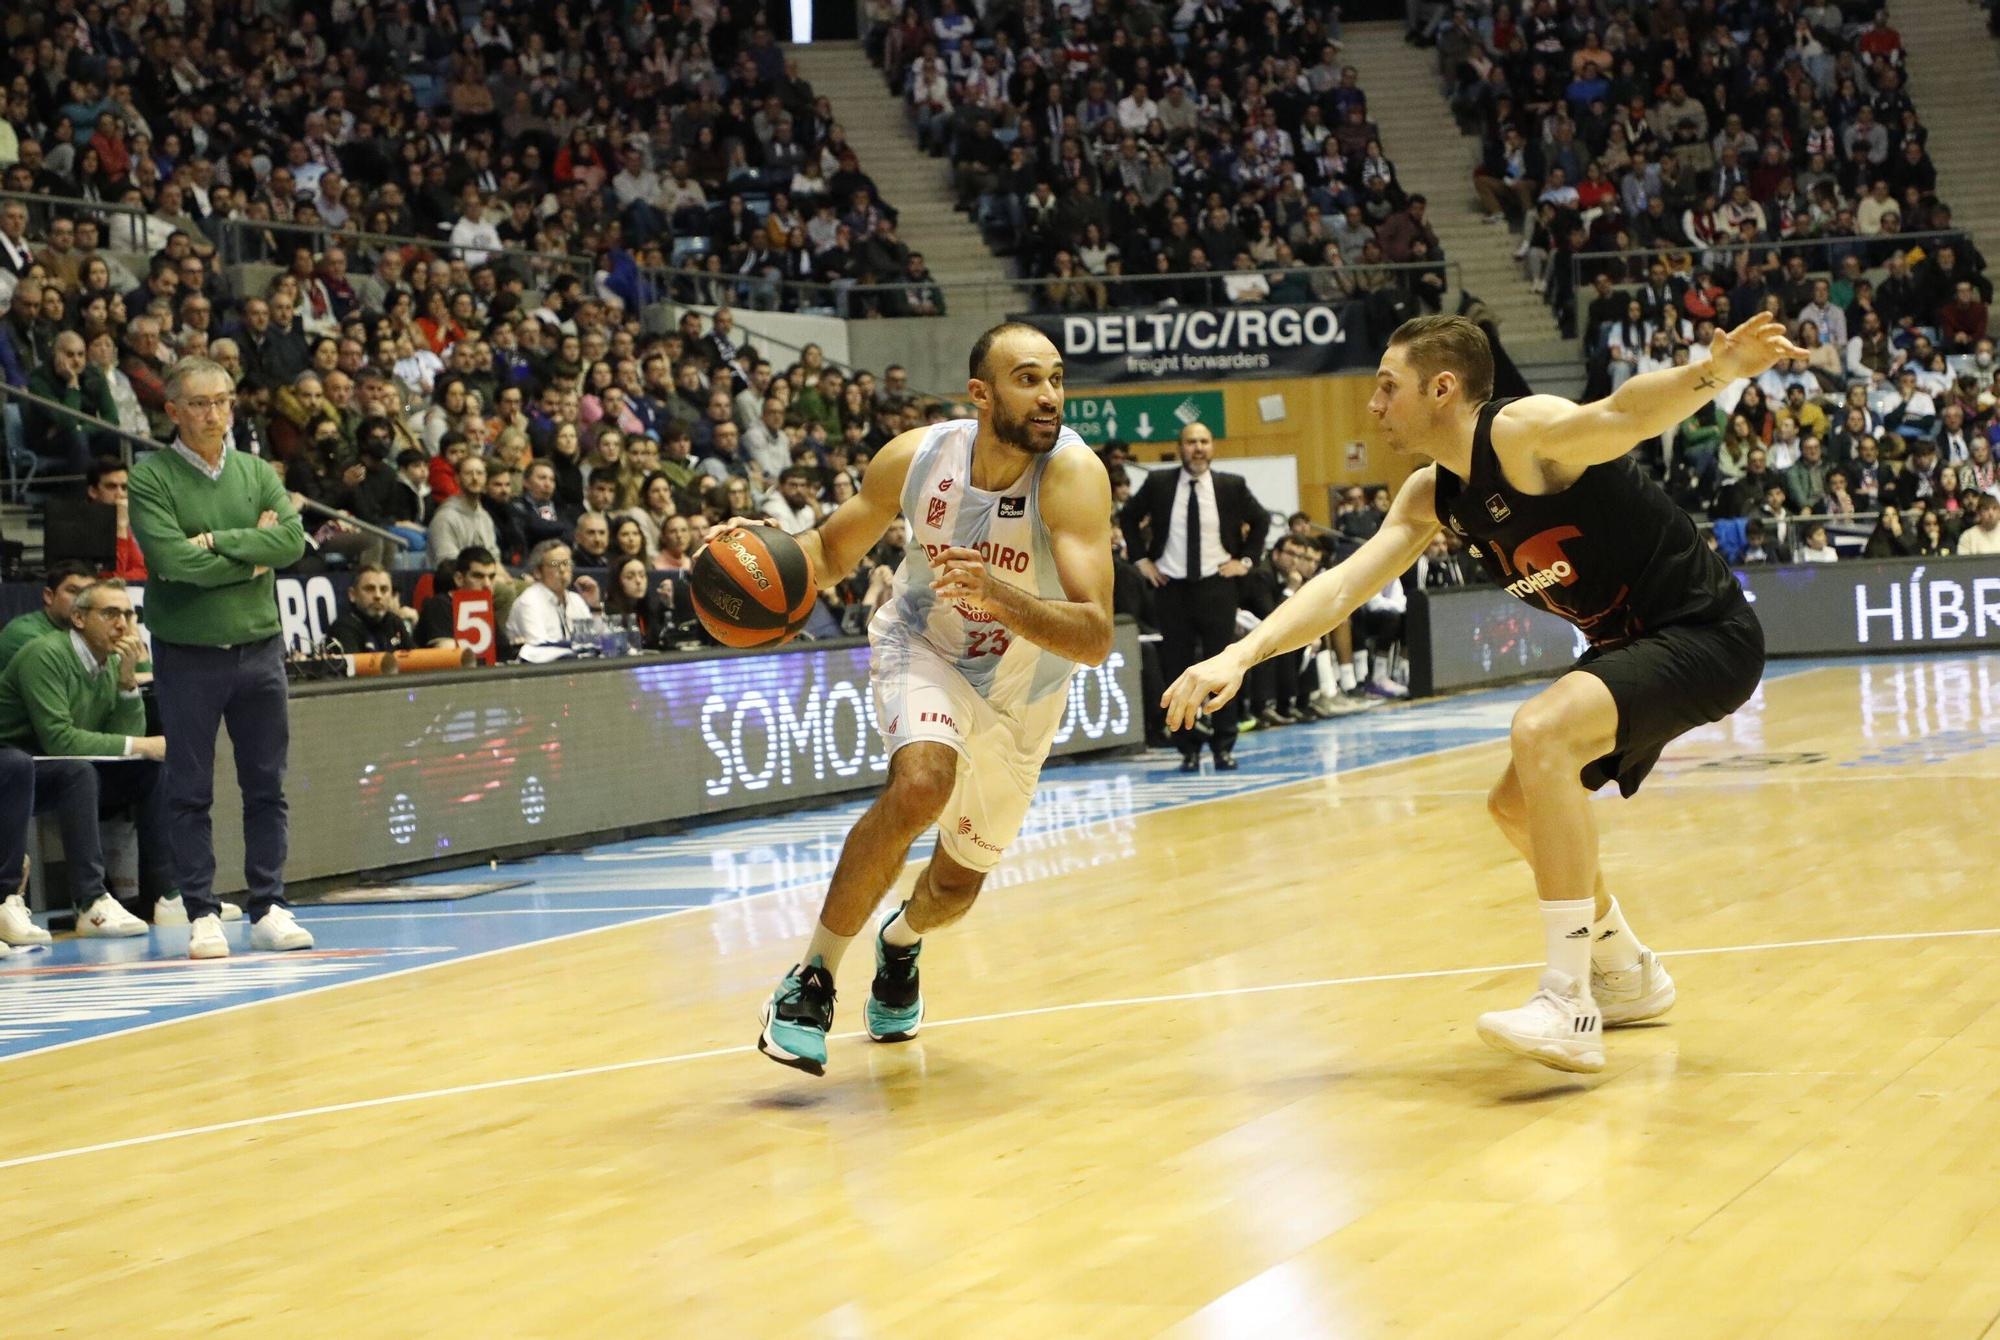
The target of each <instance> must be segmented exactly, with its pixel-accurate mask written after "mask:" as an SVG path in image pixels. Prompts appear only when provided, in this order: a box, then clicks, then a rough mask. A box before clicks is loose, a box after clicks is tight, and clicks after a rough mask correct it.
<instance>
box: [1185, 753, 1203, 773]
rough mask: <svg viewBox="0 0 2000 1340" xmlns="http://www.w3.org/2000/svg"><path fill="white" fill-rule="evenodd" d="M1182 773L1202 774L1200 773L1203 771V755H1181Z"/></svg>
mask: <svg viewBox="0 0 2000 1340" xmlns="http://www.w3.org/2000/svg"><path fill="white" fill-rule="evenodd" d="M1181 771H1182V772H1200V771H1201V755H1200V754H1199V753H1194V754H1182V755H1181Z"/></svg>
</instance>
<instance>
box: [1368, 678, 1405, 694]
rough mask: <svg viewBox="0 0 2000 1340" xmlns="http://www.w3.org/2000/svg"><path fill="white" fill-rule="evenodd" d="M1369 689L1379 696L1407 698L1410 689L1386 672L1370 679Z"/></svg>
mask: <svg viewBox="0 0 2000 1340" xmlns="http://www.w3.org/2000/svg"><path fill="white" fill-rule="evenodd" d="M1368 691H1369V692H1370V693H1372V694H1374V695H1375V696H1376V697H1378V698H1407V697H1409V696H1410V691H1409V690H1408V689H1406V688H1404V687H1403V686H1402V685H1401V684H1398V683H1397V682H1396V681H1395V680H1393V679H1391V678H1389V676H1388V674H1387V673H1386V672H1385V673H1383V674H1379V675H1376V676H1375V677H1374V678H1373V679H1370V680H1369V681H1368Z"/></svg>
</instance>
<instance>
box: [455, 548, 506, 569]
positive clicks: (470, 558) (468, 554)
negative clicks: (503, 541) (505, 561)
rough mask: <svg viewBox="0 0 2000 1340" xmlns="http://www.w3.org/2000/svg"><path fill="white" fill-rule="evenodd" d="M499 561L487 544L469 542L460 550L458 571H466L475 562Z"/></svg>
mask: <svg viewBox="0 0 2000 1340" xmlns="http://www.w3.org/2000/svg"><path fill="white" fill-rule="evenodd" d="M499 561H500V560H499V559H497V558H495V557H493V551H492V550H491V549H488V548H487V547H486V546H485V545H483V544H468V545H466V546H465V548H463V549H461V550H459V551H458V567H457V569H456V571H457V572H464V571H465V570H466V569H467V568H469V567H471V566H472V565H473V564H474V563H498V562H499Z"/></svg>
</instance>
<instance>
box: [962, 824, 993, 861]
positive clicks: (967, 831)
mask: <svg viewBox="0 0 2000 1340" xmlns="http://www.w3.org/2000/svg"><path fill="white" fill-rule="evenodd" d="M958 835H959V836H960V837H962V838H968V839H970V840H971V842H972V845H973V846H975V847H977V848H979V849H980V850H981V851H990V852H992V853H993V854H994V855H995V856H998V855H999V854H1000V852H1001V848H999V847H996V846H994V845H993V844H992V843H990V842H988V841H987V840H986V839H985V838H983V837H981V836H979V834H977V833H975V832H973V831H972V820H970V819H960V820H959V821H958Z"/></svg>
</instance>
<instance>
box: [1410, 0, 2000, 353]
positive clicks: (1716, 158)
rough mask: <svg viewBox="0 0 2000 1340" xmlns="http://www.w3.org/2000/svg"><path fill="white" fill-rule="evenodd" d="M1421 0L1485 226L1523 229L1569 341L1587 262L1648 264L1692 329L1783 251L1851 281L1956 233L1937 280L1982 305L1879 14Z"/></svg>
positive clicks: (1733, 312) (1586, 1)
mask: <svg viewBox="0 0 2000 1340" xmlns="http://www.w3.org/2000/svg"><path fill="white" fill-rule="evenodd" d="M1423 8H1425V9H1426V10H1428V11H1430V12H1431V13H1432V18H1431V20H1430V22H1429V23H1428V24H1427V26H1425V27H1424V28H1422V29H1421V30H1420V31H1419V32H1418V33H1417V34H1416V37H1417V38H1418V40H1421V41H1424V42H1428V43H1434V44H1435V46H1436V49H1437V57H1438V64H1439V70H1440V73H1441V75H1442V78H1443V81H1444V85H1445V88H1446V90H1447V94H1448V96H1449V98H1450V101H1451V106H1452V109H1453V111H1454V112H1455V113H1456V115H1457V116H1458V118H1459V121H1460V124H1461V126H1462V127H1463V128H1464V129H1465V130H1466V131H1467V132H1468V133H1475V134H1477V135H1478V136H1479V137H1480V140H1481V146H1482V147H1481V153H1480V160H1479V163H1478V165H1477V166H1476V167H1475V168H1474V169H1473V176H1472V185H1473V187H1474V190H1475V192H1476V193H1477V195H1478V197H1479V199H1480V201H1481V203H1482V205H1483V207H1484V209H1485V211H1486V220H1487V222H1489V223H1492V224H1495V225H1499V224H1502V223H1506V224H1508V225H1509V226H1511V227H1512V228H1514V229H1515V230H1517V231H1518V232H1519V233H1520V243H1519V246H1518V248H1517V251H1516V255H1517V256H1518V257H1519V258H1520V259H1521V260H1522V262H1523V264H1524V266H1525V267H1526V269H1527V272H1528V277H1529V279H1530V282H1531V283H1532V285H1533V286H1534V288H1535V290H1536V291H1537V292H1540V293H1543V294H1544V295H1545V296H1546V299H1547V301H1548V303H1549V304H1550V306H1551V307H1552V308H1553V309H1554V311H1555V314H1556V316H1557V319H1558V321H1559V322H1560V323H1561V325H1562V326H1563V328H1564V330H1565V332H1566V333H1569V334H1575V333H1576V329H1577V327H1576V322H1577V321H1578V320H1579V319H1580V317H1581V316H1582V315H1583V313H1582V311H1581V310H1580V309H1581V308H1583V307H1584V306H1585V305H1587V304H1588V303H1589V301H1590V295H1589V291H1588V290H1589V284H1590V281H1591V277H1592V275H1593V274H1594V273H1596V272H1597V271H1599V270H1608V271H1610V272H1611V273H1612V275H1613V277H1614V280H1617V281H1619V282H1630V283H1635V284H1636V283H1640V282H1643V281H1645V280H1646V278H1647V275H1648V271H1649V269H1650V267H1651V264H1652V261H1653V260H1654V259H1655V258H1656V257H1657V258H1660V259H1663V260H1664V261H1665V262H1666V266H1667V270H1668V273H1669V275H1670V276H1671V277H1672V278H1673V280H1674V282H1675V283H1676V284H1677V286H1678V287H1679V288H1680V289H1681V290H1682V299H1683V300H1682V303H1681V311H1680V315H1681V316H1683V317H1685V318H1686V319H1688V320H1689V321H1698V320H1699V319H1700V318H1702V317H1704V316H1711V317H1714V318H1715V319H1716V320H1717V321H1718V322H1723V323H1726V322H1728V321H1729V320H1731V318H1734V319H1737V320H1740V319H1741V318H1742V317H1743V316H1745V315H1748V312H1747V311H1746V310H1745V308H1744V306H1743V305H1742V304H1741V303H1740V302H1736V303H1731V304H1730V305H1728V306H1719V305H1718V300H1719V299H1722V298H1724V297H1726V296H1729V295H1731V293H1732V290H1736V289H1737V288H1738V286H1739V285H1741V284H1742V283H1743V282H1744V281H1745V278H1746V276H1747V275H1748V274H1749V273H1750V272H1751V271H1753V270H1764V271H1766V272H1768V273H1770V274H1771V276H1772V278H1773V279H1774V280H1775V279H1776V278H1777V272H1779V271H1782V270H1786V269H1787V268H1788V267H1789V266H1790V263H1791V258H1792V257H1794V256H1798V257H1800V258H1801V259H1802V261H1803V263H1804V265H1805V268H1806V269H1807V270H1808V271H1811V272H1818V273H1825V274H1827V275H1829V276H1830V277H1834V278H1841V277H1846V278H1847V279H1849V280H1850V282H1851V281H1852V280H1853V279H1855V278H1857V277H1858V275H1859V272H1861V271H1868V270H1872V269H1874V268H1875V267H1878V266H1882V265H1885V264H1889V263H1891V262H1892V260H1893V258H1895V257H1896V256H1898V255H1901V256H1903V257H1904V258H1905V260H1906V262H1907V263H1908V264H1909V265H1910V266H1912V267H1915V266H1917V265H1918V264H1920V263H1921V262H1922V261H1924V260H1926V259H1931V260H1933V261H1935V260H1936V258H1937V256H1938V253H1939V251H1940V249H1941V247H1942V246H1944V245H1946V244H1947V243H1948V242H1951V243H1955V247H1956V249H1955V255H1954V256H1952V257H1951V258H1950V259H1949V260H1947V261H1946V262H1945V270H1946V273H1947V274H1948V275H1950V276H1951V277H1952V278H1953V279H1956V278H1970V279H1972V280H1973V283H1974V286H1975V288H1976V289H1978V290H1979V291H1980V293H1981V300H1982V301H1987V300H1990V298H1991V285H1990V284H1989V283H1988V282H1987V281H1986V280H1985V279H1984V276H1983V270H1984V261H1983V260H1982V259H1981V258H1980V257H1979V256H1978V255H1977V253H1976V252H1975V251H1973V250H1972V248H1971V246H1970V243H1969V241H1968V240H1967V239H1966V238H1964V237H1963V235H1962V234H1958V233H1957V232H1956V229H1955V226H1954V223H1953V219H1952V213H1951V208H1950V206H1949V205H1948V204H1946V203H1945V202H1944V201H1943V200H1941V199H1940V198H1939V196H1938V180H1937V169H1936V168H1935V166H1934V165H1933V164H1932V162H1931V159H1930V155H1929V153H1928V151H1927V148H1926V145H1927V141H1928V139H1929V130H1928V129H1927V128H1926V126H1925V125H1924V123H1923V121H1922V120H1921V119H1920V117H1919V115H1918V111H1917V106H1916V103H1915V102H1914V101H1912V97H1911V87H1912V85H1911V79H1910V74H1909V71H1908V70H1907V69H1906V68H1905V65H1904V60H1903V44H1902V38H1901V36H1900V35H1899V34H1898V33H1897V31H1896V29H1895V27H1894V26H1893V25H1892V24H1891V22H1890V20H1889V14H1888V11H1887V10H1884V9H1875V8H1873V6H1872V4H1870V5H1867V6H1863V5H1858V4H1852V3H1850V4H1846V5H1842V4H1839V3H1835V0H1813V2H1812V3H1808V4H1803V5H1799V4H1789V3H1787V4H1778V5H1763V6H1723V7H1720V8H1717V7H1714V6H1699V5H1691V4H1684V3H1681V0H1664V3H1660V4H1651V5H1645V6H1639V7H1635V8H1633V9H1631V10H1629V11H1628V10H1621V9H1617V8H1613V9H1609V10H1600V9H1598V8H1597V7H1595V6H1593V5H1592V4H1591V3H1590V0H1563V2H1562V3H1556V2H1555V0H1539V3H1528V4H1523V5H1508V4H1505V3H1495V0H1473V2H1472V3H1466V4H1459V5H1455V6H1452V7H1450V8H1448V9H1447V8H1445V7H1442V6H1436V5H1427V6H1424V7H1423ZM1940 234H1942V235H1946V236H1942V237H1941V236H1938V235H1940ZM1792 244H1796V245H1792ZM1591 253H1622V254H1621V255H1619V256H1617V257H1616V258H1606V257H1603V256H1592V255H1591ZM1578 256H1584V257H1586V259H1585V260H1583V261H1581V262H1578V263H1573V261H1574V258H1576V257H1578ZM1579 288H1581V289H1582V291H1581V292H1579ZM1916 296H1917V297H1919V298H1920V299H1921V301H1918V302H1913V303H1912V304H1911V305H1910V307H1911V310H1910V311H1909V312H1907V313H1905V312H1903V311H1888V312H1885V316H1886V317H1887V318H1888V321H1889V324H1890V325H1891V326H1894V325H1895V324H1896V320H1897V318H1899V317H1900V316H1902V315H1905V314H1908V315H1912V316H1914V317H1915V318H1916V324H1918V325H1933V324H1935V322H1936V318H1937V317H1938V313H1939V309H1940V308H1941V307H1942V306H1944V304H1946V303H1947V302H1949V301H1950V300H1951V298H1952V296H1953V295H1952V284H1951V283H1950V282H1947V283H1946V284H1945V285H1944V288H1943V291H1942V292H1936V291H1931V290H1929V289H1927V290H1926V291H1924V292H1923V293H1921V294H1920V295H1916ZM1587 329H1588V328H1587ZM1979 333H1984V332H1983V331H1981V332H1979Z"/></svg>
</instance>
